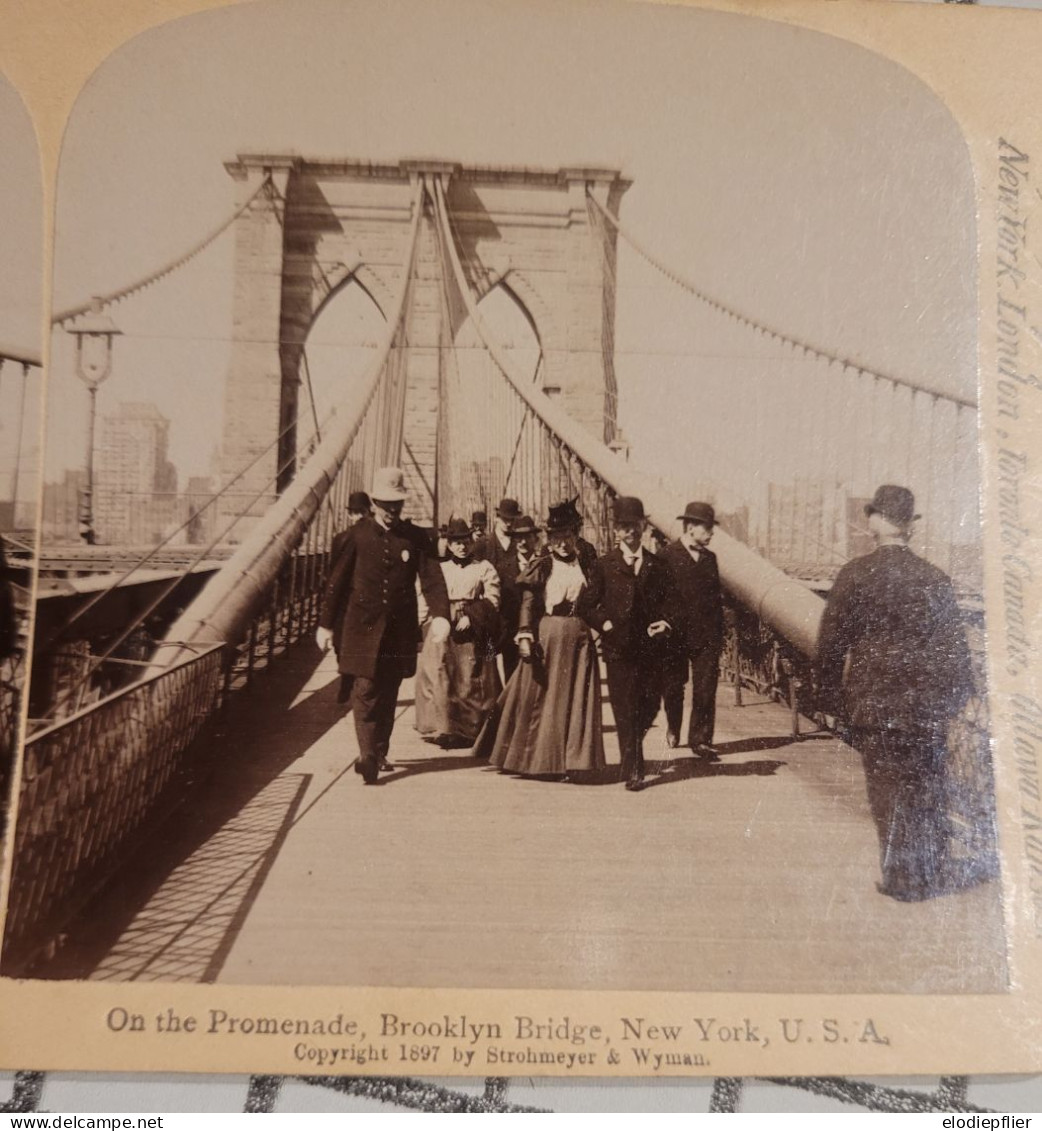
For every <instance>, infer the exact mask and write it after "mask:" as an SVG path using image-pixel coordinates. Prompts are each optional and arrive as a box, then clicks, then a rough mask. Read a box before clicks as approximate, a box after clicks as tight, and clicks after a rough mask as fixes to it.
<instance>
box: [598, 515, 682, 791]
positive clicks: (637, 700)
mask: <svg viewBox="0 0 1042 1131" xmlns="http://www.w3.org/2000/svg"><path fill="white" fill-rule="evenodd" d="M612 506H613V515H612V520H613V526H614V531H615V538H616V541H617V543H618V545H617V546H616V547H615V549H614V550H611V551H609V552H608V553H607V554H605V555H604V557H602V558H598V559H597V561H596V562H595V563H594V566H593V569H592V572H591V575H590V584H589V586H588V588H587V589H585V590H584V591H583V593H582V595H581V596H580V598H579V609H578V611H579V615H580V616H581V617H582V618H583V620H585V621H586V623H587V624H588V625H590V627H591V628H595V629H597V631H598V632H600V633H601V646H602V648H603V650H604V662H605V666H606V668H607V670H608V694H609V696H610V697H611V709H612V714H613V715H614V716H615V727H616V732H617V735H618V739H619V755H620V758H621V761H622V777H623V780H624V781H625V782H626V788H627V789H629V790H641V789H643V788H644V750H643V743H644V736H645V735H646V734H647V732H648V728H649V727H650V726H651V724H652V723H653V722H654V721H655V716H656V715H657V714H658V705H659V700H660V699H661V697H662V683H661V668H662V652H661V648H662V645H663V643H664V641H665V637H666V636H667V635H668V633H669V631H670V626H669V623H668V622H667V620H666V619H665V614H666V603H667V597H668V586H669V579H668V577H667V576H666V570H665V566H664V565H663V564H662V562H661V561H660V560H659V559H658V558H656V557H655V555H654V554H653V553H651V551H650V550H645V549H644V547H643V546H642V545H641V536H642V535H643V533H644V525H645V518H644V504H643V503H642V502H641V501H640V499H636V498H631V497H620V498H617V499H615V500H614V502H613V504H612Z"/></svg>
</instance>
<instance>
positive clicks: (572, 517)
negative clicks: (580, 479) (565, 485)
mask: <svg viewBox="0 0 1042 1131" xmlns="http://www.w3.org/2000/svg"><path fill="white" fill-rule="evenodd" d="M576 498H578V496H576ZM582 524H583V519H582V515H581V514H580V513H579V512H578V510H577V509H576V506H575V499H568V500H567V502H564V503H555V504H554V505H553V506H552V507H551V508H550V515H549V517H548V518H547V520H546V530H547V533H549V534H553V533H555V532H559V531H562V530H578V529H579V527H581V526H582Z"/></svg>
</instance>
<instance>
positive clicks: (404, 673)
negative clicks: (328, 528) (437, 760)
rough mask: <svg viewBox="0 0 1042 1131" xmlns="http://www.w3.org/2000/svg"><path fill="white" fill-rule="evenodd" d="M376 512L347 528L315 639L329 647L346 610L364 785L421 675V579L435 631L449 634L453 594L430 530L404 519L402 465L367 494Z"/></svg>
mask: <svg viewBox="0 0 1042 1131" xmlns="http://www.w3.org/2000/svg"><path fill="white" fill-rule="evenodd" d="M370 495H371V496H372V501H373V511H374V514H373V516H372V517H371V518H363V519H362V520H361V521H360V522H358V523H357V525H355V526H353V527H351V529H350V530H349V531H347V532H346V537H345V538H344V542H343V545H342V546H341V548H340V553H339V556H338V558H337V561H336V562H335V563H334V566H333V572H332V574H331V575H330V578H329V582H328V583H327V585H326V592H325V598H324V600H323V603H322V612H321V615H320V617H319V628H318V631H317V633H316V637H315V640H316V643H317V644H318V647H319V649H320V650H321V651H323V652H324V651H326V650H327V649H328V648H329V646H330V644H331V643H332V641H333V627H334V624H336V622H337V613H338V610H339V609H341V608H342V609H343V615H342V617H341V618H340V622H339V629H338V640H337V661H338V666H339V669H340V672H341V675H349V676H353V677H354V681H353V686H352V688H351V709H352V711H353V713H354V719H355V733H356V734H357V736H358V749H359V755H358V762H357V764H356V766H355V770H356V771H357V772H358V773H360V774H361V775H362V777H363V779H364V780H365V783H366V785H372V784H374V783H375V782H376V780H377V775H378V773H379V766H380V763H381V761H383V760H384V759H385V758H386V757H387V753H388V749H389V747H390V741H391V730H392V728H393V726H394V712H395V706H396V704H397V702H398V689H399V687H400V685H401V682H402V680H403V679H408V678H409V677H410V676H413V675H415V674H416V648H417V644H418V642H419V634H420V628H419V614H418V609H417V600H416V581H417V579H419V583H420V587H421V588H422V590H423V596H424V599H425V600H426V602H427V607H428V609H429V610H430V614H431V617H432V623H431V628H430V632H431V633H432V634H433V635H434V636H435V639H438V638H439V637H440V638H441V639H442V640H444V639H446V638H447V637H448V634H449V620H448V617H449V599H448V594H447V592H446V590H445V579H444V577H443V576H442V571H441V567H440V566H439V565H438V562H437V560H436V559H435V556H434V554H433V552H432V549H431V545H430V542H429V540H428V538H427V535H426V534H425V533H424V532H423V531H422V530H420V529H419V528H418V527H416V526H413V524H412V523H411V522H408V521H403V520H402V517H401V513H402V506H403V504H404V502H405V498H406V490H405V476H404V474H403V473H402V471H401V469H400V468H397V467H385V468H381V469H380V470H379V471H378V472H377V473H376V475H375V476H374V479H373V485H372V490H371V491H370Z"/></svg>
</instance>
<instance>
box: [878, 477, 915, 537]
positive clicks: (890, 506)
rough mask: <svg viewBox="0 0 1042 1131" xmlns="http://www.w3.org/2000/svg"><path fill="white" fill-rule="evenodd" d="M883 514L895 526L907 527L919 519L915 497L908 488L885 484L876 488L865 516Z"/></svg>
mask: <svg viewBox="0 0 1042 1131" xmlns="http://www.w3.org/2000/svg"><path fill="white" fill-rule="evenodd" d="M873 513H875V514H881V515H882V516H883V518H885V519H887V520H888V521H889V522H892V523H893V524H894V525H895V526H907V525H908V524H909V523H910V522H913V521H914V520H915V519H917V518H919V515H917V514H916V513H915V496H914V495H913V494H912V492H911V491H909V490H908V488H907V487H898V486H896V485H895V484H893V483H884V484H883V485H882V486H881V487H877V488H876V493H875V494H874V495H873V496H872V501H871V502H870V503H866V504H865V514H873Z"/></svg>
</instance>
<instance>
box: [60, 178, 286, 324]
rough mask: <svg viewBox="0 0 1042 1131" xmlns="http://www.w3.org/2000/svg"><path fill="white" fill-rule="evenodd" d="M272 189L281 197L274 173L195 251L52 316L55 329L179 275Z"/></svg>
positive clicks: (198, 244) (205, 238) (197, 246)
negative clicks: (133, 280)
mask: <svg viewBox="0 0 1042 1131" xmlns="http://www.w3.org/2000/svg"><path fill="white" fill-rule="evenodd" d="M269 189H271V191H272V192H275V193H276V195H277V191H276V190H275V185H274V182H273V181H272V179H271V174H270V173H268V174H267V175H266V176H265V178H264V180H263V181H261V183H260V184H259V185H258V186H257V191H256V192H254V193H252V194H251V195H250V196H249V198H248V199H247V200H246V201H245V202H244V203H243V204H241V205H240V206H239V207H238V208H236V210H235V211H234V212H233V213H232V214H231V215H230V216H229V217H228V218H227V219H226V220H224V221H223V222H222V223H221V224H219V225H218V226H217V227H216V228H214V229H213V231H212V232H210V233H209V234H208V235H207V236H205V237H204V238H203V239H202V240H200V241H199V243H197V244H194V245H193V246H192V247H191V248H189V249H188V251H186V252H185V253H184V254H183V255H179V256H178V257H177V258H176V259H171V260H169V261H168V262H166V263H164V264H163V266H162V267H160V268H159V269H158V270H156V271H152V272H150V273H149V274H148V275H145V276H144V278H141V279H138V280H136V281H135V282H133V283H130V284H128V285H127V286H125V287H120V288H119V289H118V290H115V291H110V292H109V293H108V294H105V295H98V296H97V297H96V298H92V299H91V300H90V301H89V302H82V303H80V304H79V306H72V307H69V309H68V310H59V311H58V312H57V313H55V314H53V315H52V316H51V325H52V326H60V325H61V324H62V323H63V322H68V321H69V320H70V319H72V318H79V316H80V315H81V314H86V313H87V312H88V311H89V310H94V309H96V308H103V307H106V306H111V305H112V303H114V302H120V301H122V300H123V299H125V298H129V297H130V296H131V295H132V294H135V293H136V292H137V291H142V290H144V289H145V288H146V287H150V286H151V285H152V284H153V283H155V282H158V281H159V280H160V279H162V278H163V277H164V276H166V275H169V274H171V273H172V272H174V271H176V270H177V269H178V268H179V267H184V265H185V264H186V263H189V262H190V261H191V260H193V259H194V258H195V257H196V256H197V255H199V254H200V252H203V251H205V250H206V249H207V248H208V247H209V246H210V244H212V243H213V242H214V240H216V239H217V238H218V237H219V236H221V235H223V234H224V232H225V231H226V230H227V229H228V228H230V227H231V226H232V224H234V223H235V221H236V220H238V218H239V217H240V216H241V215H242V214H243V213H244V212H245V211H246V210H247V208H249V207H250V205H251V204H252V203H253V202H254V201H255V200H256V199H257V197H258V196H260V195H261V193H267V192H268V190H269Z"/></svg>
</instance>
